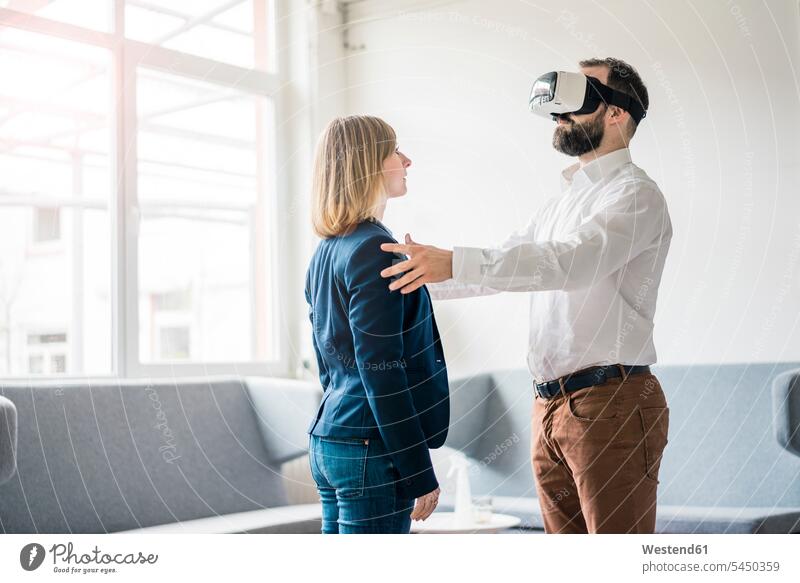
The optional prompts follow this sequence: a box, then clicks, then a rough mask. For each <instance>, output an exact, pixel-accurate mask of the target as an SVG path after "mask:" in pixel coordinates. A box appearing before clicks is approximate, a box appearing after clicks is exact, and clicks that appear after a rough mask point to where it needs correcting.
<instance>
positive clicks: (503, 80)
mask: <svg viewBox="0 0 800 583" xmlns="http://www.w3.org/2000/svg"><path fill="white" fill-rule="evenodd" d="M535 4H536V3H531V2H527V1H526V2H523V1H517V0H500V1H492V2H487V1H478V0H465V1H460V2H444V3H443V2H424V1H419V0H417V1H411V2H406V3H404V2H397V1H395V2H391V3H388V2H381V1H375V0H366V1H363V2H359V3H356V4H353V5H352V6H351V8H350V11H349V19H350V21H351V22H353V24H351V26H350V27H349V30H348V31H347V37H348V41H349V45H350V47H351V48H350V49H348V50H347V51H346V53H345V55H344V57H345V60H344V70H345V74H346V79H345V85H346V88H347V93H346V105H345V109H346V113H371V114H376V115H380V116H382V117H384V118H385V119H387V120H388V121H389V122H390V123H391V124H392V125H393V126H394V127H395V128H396V130H397V132H398V135H399V142H400V144H401V147H402V148H403V150H404V151H405V152H406V153H407V154H408V155H409V156H410V157H411V158H412V160H413V166H412V168H411V169H410V174H409V181H408V184H409V195H408V196H407V198H405V199H403V200H400V201H394V202H393V204H391V205H390V208H389V209H388V211H387V215H386V222H387V224H388V226H389V227H390V228H392V229H393V231H394V232H395V235H396V236H397V238H401V237H402V235H403V233H404V232H406V231H410V232H411V233H412V235H413V236H414V237H415V239H417V240H419V241H421V242H425V243H432V244H436V245H440V246H452V245H490V244H492V243H494V242H496V241H499V240H501V239H502V238H503V237H504V236H505V235H506V234H507V233H508V232H510V231H512V230H514V229H516V228H518V227H521V226H523V224H524V223H525V222H526V219H527V217H528V216H529V215H531V213H534V212H535V211H536V209H537V208H538V207H539V205H540V204H541V203H542V202H543V201H544V199H545V198H546V197H547V196H548V195H549V194H550V193H553V192H556V191H557V188H558V175H559V171H560V169H561V168H563V167H564V166H566V165H568V164H569V163H571V162H572V160H570V159H568V158H566V157H564V156H562V155H560V154H558V153H556V152H555V151H554V150H553V149H552V148H551V146H550V139H551V132H552V123H551V122H549V121H548V120H545V119H543V118H537V117H534V116H533V115H531V114H530V113H528V111H527V109H526V106H527V96H528V92H529V89H530V84H531V81H532V80H533V79H534V78H535V77H536V76H538V75H539V74H541V73H543V72H546V71H550V70H554V69H567V70H575V68H576V62H577V61H578V60H579V59H581V58H586V57H591V56H609V55H611V56H618V57H620V58H623V59H625V60H628V61H629V62H630V63H631V64H633V65H634V66H636V67H637V68H638V69H639V72H640V73H641V75H642V76H643V78H644V80H645V83H646V84H647V85H648V88H649V91H650V100H651V108H650V112H649V115H648V117H647V119H646V120H645V121H644V122H643V124H642V126H641V127H640V130H639V132H638V134H637V136H636V139H635V141H634V143H633V145H632V150H633V156H634V160H635V161H636V162H637V163H638V164H639V165H640V166H641V167H643V168H644V169H645V170H646V171H647V172H648V173H649V174H650V175H651V176H653V177H654V178H655V179H656V180H657V181H658V183H659V185H660V186H661V188H662V190H663V192H664V193H665V195H666V197H667V200H668V201H669V208H670V212H671V215H672V221H673V225H674V231H675V235H674V239H673V242H672V248H671V251H670V256H669V258H668V261H667V268H666V272H665V277H664V280H663V283H662V288H661V293H660V296H659V306H658V314H657V327H656V346H657V349H658V351H659V355H660V361H661V362H663V363H690V362H741V361H772V360H794V361H797V360H800V320H799V319H800V195H798V183H800V180H798V179H800V167H799V166H798V151H799V150H798V145H799V144H798V137H797V134H798V130H800V108H798V100H799V99H800V90H799V88H798V86H799V85H800V80H799V79H800V67H799V66H798V65H800V60H799V59H798V58H797V57H798V6H797V3H796V2H794V1H789V0H786V1H770V2H762V1H761V0H738V1H737V2H736V3H734V2H727V1H725V0H718V1H714V2H711V1H709V2H686V3H684V2H674V0H649V1H648V2H641V1H639V0H614V1H606V2H602V3H598V2H586V1H583V2H580V1H577V0H563V1H562V2H559V3H557V4H552V3H538V4H540V5H539V6H536V5H535ZM404 6H405V7H406V8H405V9H404V8H403V7H404ZM426 6H427V8H426ZM408 7H411V8H412V9H413V10H415V11H409V9H408ZM436 312H437V319H438V321H439V322H440V328H442V331H443V333H444V341H445V348H446V352H447V355H448V364H449V366H450V370H451V371H452V372H451V374H452V375H453V376H457V375H461V374H466V373H470V372H474V371H480V370H485V369H490V368H498V367H522V366H524V354H525V349H526V334H527V299H526V297H525V296H524V294H519V295H515V294H505V295H502V296H498V297H491V298H482V299H481V298H479V299H472V300H462V301H458V302H449V303H448V302H443V303H442V302H440V303H438V304H437V305H436Z"/></svg>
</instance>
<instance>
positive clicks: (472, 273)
mask: <svg viewBox="0 0 800 583" xmlns="http://www.w3.org/2000/svg"><path fill="white" fill-rule="evenodd" d="M604 199H605V201H604V203H601V204H600V205H599V207H598V209H597V210H596V211H595V212H593V213H592V214H591V215H590V216H587V217H586V218H585V219H584V220H583V222H582V223H581V224H580V225H579V226H578V227H577V228H576V229H575V231H574V232H572V233H570V234H569V235H567V236H565V237H562V238H559V239H557V240H552V241H541V242H534V241H528V242H520V243H517V244H514V245H511V246H509V247H505V248H499V249H498V248H489V249H481V248H474V247H456V248H454V249H453V280H454V281H455V282H457V283H460V284H463V285H478V286H483V287H488V288H491V289H495V290H500V291H542V290H574V289H581V288H585V287H588V286H590V285H592V283H593V282H595V281H597V280H599V279H603V278H605V277H607V276H609V275H611V274H612V273H614V272H616V271H617V270H619V269H620V268H622V267H623V266H624V265H625V264H626V263H628V262H629V261H631V260H632V259H633V258H635V257H636V256H638V255H639V254H640V253H642V252H643V251H645V250H646V249H648V248H649V247H651V246H652V245H657V244H658V242H659V237H660V234H661V233H662V232H663V230H664V227H665V221H669V218H668V215H667V209H666V203H665V201H664V198H663V196H662V194H661V192H660V191H659V190H658V189H657V188H653V187H650V186H649V185H643V184H642V183H641V182H640V181H629V182H626V183H623V184H621V185H620V187H619V188H618V189H615V192H613V193H610V194H609V195H608V196H607V197H604Z"/></svg>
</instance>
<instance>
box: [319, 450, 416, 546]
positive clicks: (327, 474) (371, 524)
mask: <svg viewBox="0 0 800 583" xmlns="http://www.w3.org/2000/svg"><path fill="white" fill-rule="evenodd" d="M309 463H310V465H311V475H312V476H313V478H314V481H315V482H316V483H317V490H318V491H319V496H320V499H321V500H322V534H337V533H340V534H381V533H395V534H407V533H408V532H409V531H410V529H411V511H412V510H413V507H414V499H413V498H411V499H409V498H404V497H402V496H400V495H398V492H397V487H396V484H397V483H398V481H399V478H400V476H399V474H398V473H397V470H396V469H395V467H394V464H393V463H392V460H391V458H390V457H389V455H388V454H387V453H386V447H385V446H384V444H383V441H382V440H381V439H380V438H374V437H371V438H369V439H366V438H357V437H319V436H316V435H311V436H310V439H309Z"/></svg>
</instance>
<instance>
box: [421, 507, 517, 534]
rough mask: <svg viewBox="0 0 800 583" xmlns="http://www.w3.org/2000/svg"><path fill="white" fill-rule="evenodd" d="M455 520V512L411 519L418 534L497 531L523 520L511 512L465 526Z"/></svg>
mask: <svg viewBox="0 0 800 583" xmlns="http://www.w3.org/2000/svg"><path fill="white" fill-rule="evenodd" d="M455 522H456V514H455V512H434V513H433V514H431V515H430V516H429V517H428V518H427V520H424V521H423V520H413V521H411V532H412V533H417V534H433V533H436V534H462V533H464V534H466V533H495V532H499V531H501V530H505V529H507V528H514V527H515V526H519V524H520V523H521V522H522V520H520V518H519V517H518V516H511V515H510V514H495V513H492V517H491V520H489V521H488V522H473V523H471V524H468V525H464V526H462V525H459V526H456V524H455Z"/></svg>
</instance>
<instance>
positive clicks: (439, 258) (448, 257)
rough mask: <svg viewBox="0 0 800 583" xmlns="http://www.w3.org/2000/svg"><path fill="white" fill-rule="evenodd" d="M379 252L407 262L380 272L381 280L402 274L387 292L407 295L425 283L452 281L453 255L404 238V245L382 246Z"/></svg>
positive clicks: (450, 252) (408, 236)
mask: <svg viewBox="0 0 800 583" xmlns="http://www.w3.org/2000/svg"><path fill="white" fill-rule="evenodd" d="M381 250H383V251H386V252H387V253H405V254H406V255H408V256H409V259H407V260H405V261H401V262H399V263H397V264H395V265H392V266H391V267H387V268H386V269H384V270H383V271H381V277H385V278H390V277H394V276H396V275H398V274H404V275H403V276H402V277H399V278H398V279H397V280H396V281H393V282H392V283H391V284H389V289H390V290H392V291H394V290H396V289H399V290H400V293H403V294H407V293H409V292H413V291H414V290H416V289H418V288H420V287H422V286H423V285H425V284H426V283H436V282H440V281H445V280H447V279H450V278H452V277H453V252H452V251H448V250H447V249H439V248H438V247H434V246H432V245H420V244H418V243H415V242H414V241H413V240H412V239H411V236H410V235H408V234H406V243H405V245H401V244H399V243H383V244H382V245H381Z"/></svg>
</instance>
